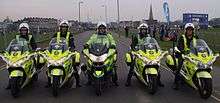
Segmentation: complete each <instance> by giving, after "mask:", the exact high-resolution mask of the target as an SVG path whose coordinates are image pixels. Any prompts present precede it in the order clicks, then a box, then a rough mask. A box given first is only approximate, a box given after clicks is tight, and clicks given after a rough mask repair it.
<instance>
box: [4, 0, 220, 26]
mask: <svg viewBox="0 0 220 103" xmlns="http://www.w3.org/2000/svg"><path fill="white" fill-rule="evenodd" d="M81 1H83V2H84V3H83V4H82V6H81V9H82V12H81V16H82V21H88V20H90V21H93V22H97V21H104V20H105V16H104V15H105V10H104V7H102V5H107V11H108V20H109V21H115V20H116V19H117V9H116V0H81ZM119 1H120V15H121V16H120V19H121V20H142V19H143V18H146V19H148V17H149V8H150V4H152V6H153V13H154V19H157V20H159V21H165V18H164V15H163V8H162V7H163V1H164V0H119ZM166 1H167V2H168V3H169V8H170V14H171V20H172V21H174V20H182V13H187V12H193V13H208V14H209V19H211V18H213V17H220V5H219V4H220V0H166ZM78 2H79V0H0V21H2V20H3V19H5V18H6V16H9V17H10V18H12V19H13V20H18V19H22V18H24V17H54V18H57V19H71V20H72V19H73V20H77V19H78Z"/></svg>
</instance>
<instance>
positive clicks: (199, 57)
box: [190, 52, 214, 64]
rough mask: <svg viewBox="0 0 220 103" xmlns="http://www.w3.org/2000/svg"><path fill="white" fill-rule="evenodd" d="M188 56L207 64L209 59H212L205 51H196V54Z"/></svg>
mask: <svg viewBox="0 0 220 103" xmlns="http://www.w3.org/2000/svg"><path fill="white" fill-rule="evenodd" d="M190 57H192V58H193V59H196V60H199V61H201V62H202V63H204V64H207V63H208V62H209V61H211V60H212V59H213V57H214V56H213V55H208V53H207V52H204V53H198V55H195V54H190Z"/></svg>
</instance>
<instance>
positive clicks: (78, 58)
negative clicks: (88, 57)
mask: <svg viewBox="0 0 220 103" xmlns="http://www.w3.org/2000/svg"><path fill="white" fill-rule="evenodd" d="M75 62H76V63H80V54H79V53H78V52H76V58H75Z"/></svg>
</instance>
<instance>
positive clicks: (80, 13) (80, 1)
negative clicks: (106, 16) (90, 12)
mask: <svg viewBox="0 0 220 103" xmlns="http://www.w3.org/2000/svg"><path fill="white" fill-rule="evenodd" d="M82 3H83V2H82V1H80V2H79V23H80V22H81V16H80V14H81V4H82Z"/></svg>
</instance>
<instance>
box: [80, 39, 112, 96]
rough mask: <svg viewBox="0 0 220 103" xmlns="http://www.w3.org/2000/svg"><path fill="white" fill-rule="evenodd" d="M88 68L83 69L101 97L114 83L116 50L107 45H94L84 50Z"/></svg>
mask: <svg viewBox="0 0 220 103" xmlns="http://www.w3.org/2000/svg"><path fill="white" fill-rule="evenodd" d="M83 54H84V56H85V58H86V59H87V67H88V68H87V67H84V69H83V68H82V70H83V71H85V72H86V73H87V74H88V78H89V80H90V81H91V82H92V84H93V85H94V87H95V92H96V95H97V96H100V95H101V93H102V91H103V90H104V88H105V87H107V86H109V85H110V83H111V82H112V81H114V79H115V76H114V75H116V72H115V61H116V50H115V49H111V48H110V47H108V46H107V45H106V44H102V43H93V44H91V47H90V48H89V49H84V50H83Z"/></svg>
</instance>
